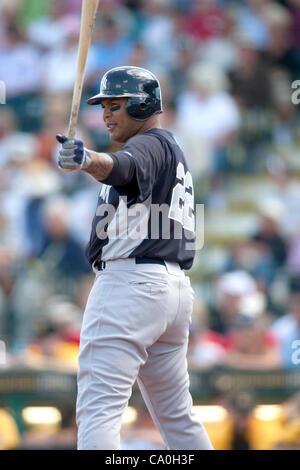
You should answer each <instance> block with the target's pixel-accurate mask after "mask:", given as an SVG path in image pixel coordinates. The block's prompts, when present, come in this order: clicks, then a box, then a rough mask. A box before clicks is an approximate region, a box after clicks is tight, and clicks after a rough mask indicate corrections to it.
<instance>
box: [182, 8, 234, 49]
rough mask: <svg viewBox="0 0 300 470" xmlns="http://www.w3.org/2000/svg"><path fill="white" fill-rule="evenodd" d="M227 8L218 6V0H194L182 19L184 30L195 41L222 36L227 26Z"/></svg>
mask: <svg viewBox="0 0 300 470" xmlns="http://www.w3.org/2000/svg"><path fill="white" fill-rule="evenodd" d="M226 16H227V15H226V11H225V9H222V8H221V7H220V6H218V2H217V1H216V0H194V1H193V2H192V4H191V9H190V11H189V12H188V13H187V15H186V16H184V17H183V19H182V27H181V28H182V31H183V33H185V34H187V35H188V36H190V37H192V38H193V39H194V40H195V42H202V41H207V40H209V39H211V38H213V37H215V36H220V35H221V34H222V33H223V32H224V30H225V28H226V22H227V21H228V19H227V17H226Z"/></svg>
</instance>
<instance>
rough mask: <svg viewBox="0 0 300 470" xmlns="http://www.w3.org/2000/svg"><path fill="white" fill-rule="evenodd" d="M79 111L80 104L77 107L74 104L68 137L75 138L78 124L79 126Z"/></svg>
mask: <svg viewBox="0 0 300 470" xmlns="http://www.w3.org/2000/svg"><path fill="white" fill-rule="evenodd" d="M73 108H74V109H73ZM78 111H79V105H78V106H75V107H73V106H72V112H71V116H70V121H69V128H68V134H67V135H68V139H75V134H76V126H77V120H78Z"/></svg>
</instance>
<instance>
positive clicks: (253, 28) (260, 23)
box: [234, 0, 270, 51]
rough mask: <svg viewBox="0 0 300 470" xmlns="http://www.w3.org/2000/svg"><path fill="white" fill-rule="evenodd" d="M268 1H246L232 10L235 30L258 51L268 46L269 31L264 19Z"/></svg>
mask: <svg viewBox="0 0 300 470" xmlns="http://www.w3.org/2000/svg"><path fill="white" fill-rule="evenodd" d="M269 2H270V0H246V1H245V2H240V5H239V6H238V7H237V8H236V9H234V13H235V16H236V20H237V30H238V31H239V32H240V33H241V34H243V35H244V36H245V37H246V38H247V39H248V40H249V41H251V43H252V44H253V45H254V47H255V48H256V49H258V50H261V51H263V50H266V49H267V47H268V44H269V29H268V25H267V23H266V19H265V8H266V5H268V3H269Z"/></svg>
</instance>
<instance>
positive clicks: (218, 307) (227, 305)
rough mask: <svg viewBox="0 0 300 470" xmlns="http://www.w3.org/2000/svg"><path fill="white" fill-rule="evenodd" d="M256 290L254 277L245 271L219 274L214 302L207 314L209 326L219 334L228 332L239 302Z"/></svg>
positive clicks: (233, 323) (235, 316)
mask: <svg viewBox="0 0 300 470" xmlns="http://www.w3.org/2000/svg"><path fill="white" fill-rule="evenodd" d="M256 290H257V285H256V282H255V280H254V278H253V277H252V276H251V275H250V274H248V273H247V272H246V271H231V272H227V273H224V274H221V275H220V277H219V278H218V279H217V281H216V285H215V297H214V303H213V305H212V306H211V309H210V314H209V327H210V329H212V330H213V331H216V332H217V333H220V334H226V333H228V332H230V331H231V330H232V328H233V326H234V325H235V323H236V319H237V315H238V313H239V311H240V302H241V299H242V298H243V297H245V296H246V295H250V294H253V293H254V292H256Z"/></svg>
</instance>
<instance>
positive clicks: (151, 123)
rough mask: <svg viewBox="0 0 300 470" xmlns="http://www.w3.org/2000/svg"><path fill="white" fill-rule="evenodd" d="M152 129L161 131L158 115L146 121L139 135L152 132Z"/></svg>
mask: <svg viewBox="0 0 300 470" xmlns="http://www.w3.org/2000/svg"><path fill="white" fill-rule="evenodd" d="M150 129H161V123H160V116H159V115H158V114H154V116H151V118H149V119H147V121H144V123H143V125H142V126H141V127H140V129H139V131H138V132H137V133H138V134H142V133H144V132H147V131H150Z"/></svg>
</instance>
